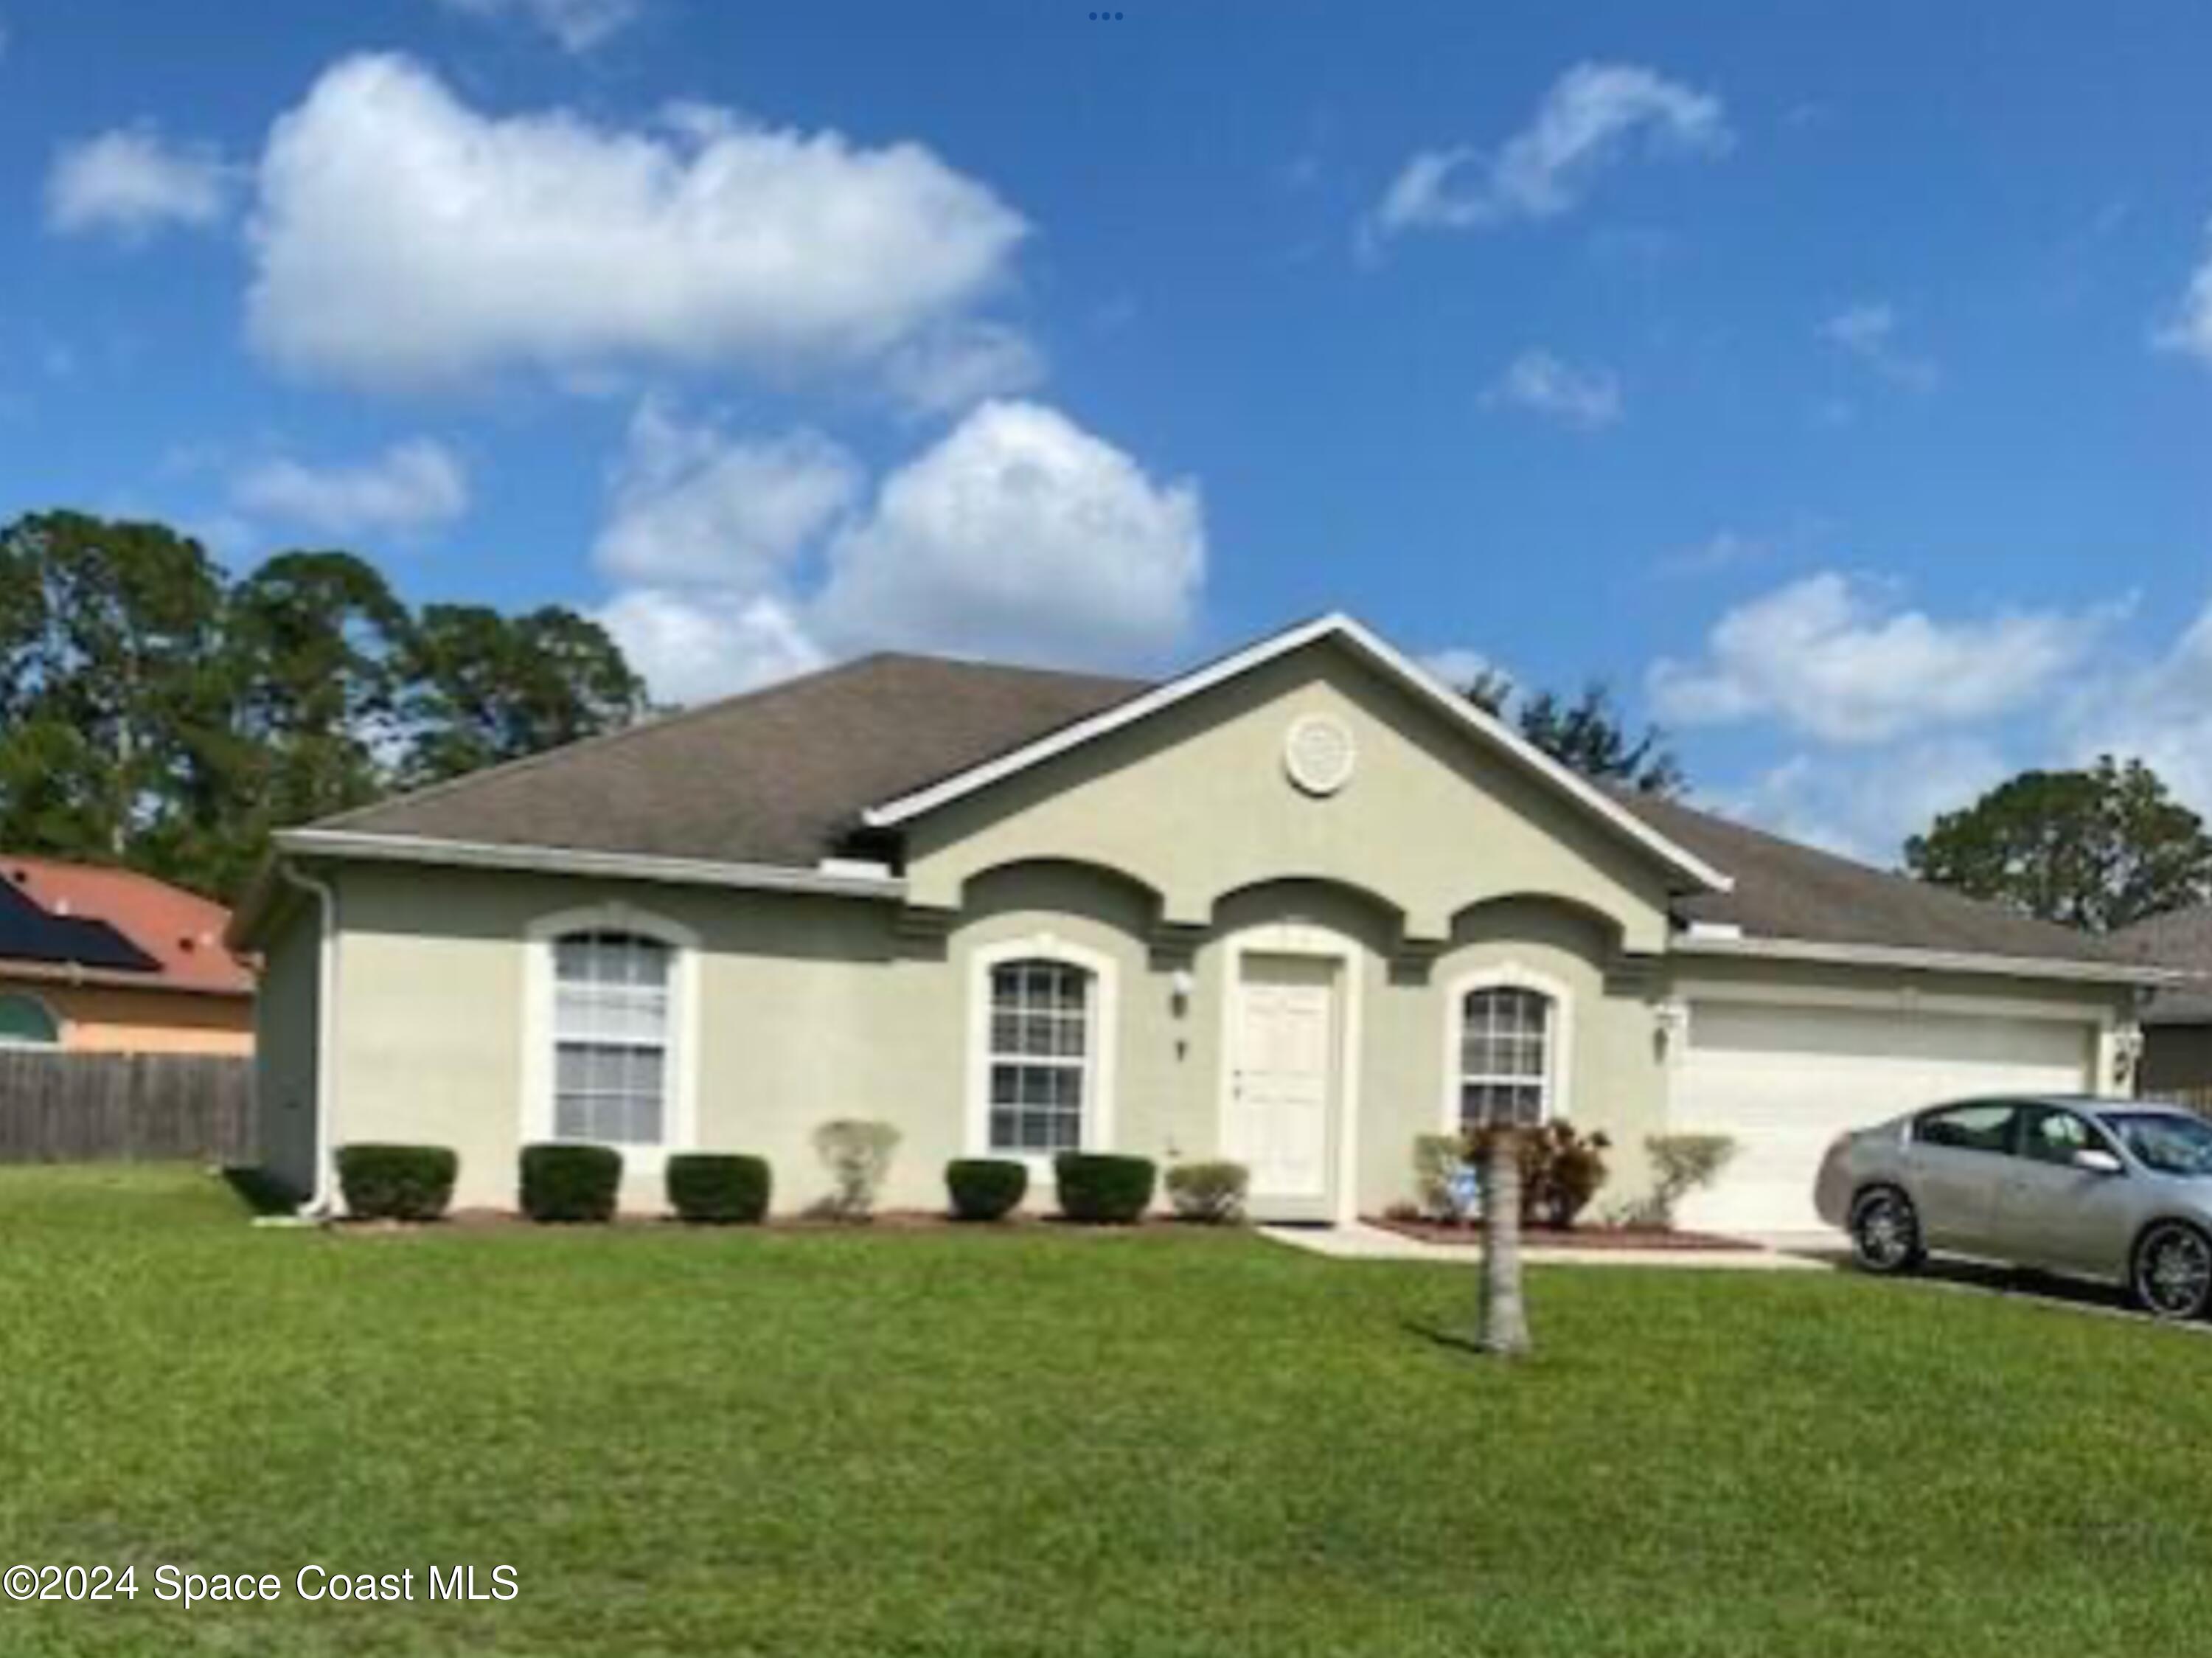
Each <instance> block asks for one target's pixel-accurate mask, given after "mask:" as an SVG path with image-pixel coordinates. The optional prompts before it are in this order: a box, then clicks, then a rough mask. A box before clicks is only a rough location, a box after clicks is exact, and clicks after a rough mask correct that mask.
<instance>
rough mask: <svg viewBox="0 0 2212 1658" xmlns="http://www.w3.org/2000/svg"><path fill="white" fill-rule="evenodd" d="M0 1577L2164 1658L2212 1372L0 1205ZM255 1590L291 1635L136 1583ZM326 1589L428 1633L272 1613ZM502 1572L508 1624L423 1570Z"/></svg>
mask: <svg viewBox="0 0 2212 1658" xmlns="http://www.w3.org/2000/svg"><path fill="white" fill-rule="evenodd" d="M0 1261H4V1263H5V1273H4V1280H3V1281H0V1358H4V1370H0V1377H4V1381H0V1387H4V1393H0V1520H3V1521H4V1526H0V1535H4V1536H5V1538H6V1539H7V1545H6V1548H5V1554H6V1556H7V1561H6V1562H4V1563H0V1564H9V1563H13V1562H16V1561H22V1562H30V1563H40V1562H46V1561H53V1562H56V1563H61V1564H67V1563H71V1562H76V1563H81V1564H88V1565H90V1564H98V1563H102V1562H105V1563H110V1564H116V1565H118V1566H119V1565H122V1564H126V1563H136V1564H137V1567H138V1582H139V1586H140V1591H141V1592H140V1594H139V1595H138V1597H137V1600H136V1601H135V1602H133V1603H130V1604H111V1605H106V1606H69V1605H58V1606H35V1605H33V1606H16V1605H9V1604H6V1603H4V1602H0V1650H5V1651H7V1652H9V1653H13V1654H24V1653H71V1654H74V1653H132V1654H149V1655H152V1654H166V1653H172V1652H179V1651H183V1652H204V1653H215V1652H221V1653H230V1654H243V1653H249V1652H283V1653H287V1654H333V1655H335V1654H341V1653H343V1654H366V1653H452V1652H497V1653H507V1654H515V1655H521V1654H532V1655H559V1654H594V1655H598V1654H617V1655H652V1654H670V1655H673V1654H678V1653H682V1654H697V1653H708V1652H714V1653H755V1652H758V1653H778V1654H793V1655H810V1658H811V1655H829V1654H844V1653H854V1654H859V1653H869V1654H873V1653H885V1654H916V1655H919V1654H931V1655H945V1658H988V1655H1000V1654H1016V1653H1019V1654H1045V1653H1052V1654H1062V1655H1091V1654H1117V1655H1139V1654H1143V1655H1150V1654H1187V1655H1194V1658H1195V1655H1201V1654H1202V1655H1209V1658H1218V1655H1239V1654H1253V1655H1266V1658H1294V1655H1304V1654H1316V1655H1318V1654H1343V1653H1349V1652H1354V1651H1357V1652H1360V1653H1375V1654H1433V1655H1439V1658H1441V1655H1446V1654H1462V1653H1483V1654H1488V1655H1504V1654H1519V1653H1541V1654H1559V1655H1577V1658H1592V1655H1604V1654H1638V1655H1653V1654H1743V1655H1759V1658H1771V1655H1791V1654H1800V1653H1802V1654H1814V1653H1818V1654H1821V1655H1824V1658H1835V1655H1846V1654H1857V1653H1865V1654H1881V1655H1883V1658H1893V1655H1895V1654H1899V1653H1906V1654H1917V1653H1929V1654H1934V1653H1942V1654H1991V1655H1998V1654H2002V1655H2004V1658H2035V1655H2040V1654H2046V1653H2047V1654H2064V1655H2067V1658H2081V1655H2083V1654H2087V1653H2133V1654H2143V1653H2174V1652H2182V1651H2189V1650H2196V1649H2199V1648H2200V1647H2201V1643H2203V1641H2204V1639H2205V1638H2206V1637H2205V1631H2206V1629H2207V1628H2208V1623H2207V1620H2208V1618H2212V1592H2208V1588H2207V1582H2208V1576H2212V1512H2208V1510H2212V1478H2208V1475H2212V1340H2208V1339H2205V1338H2201V1337H2198V1336H2196V1335H2193V1334H2191V1333H2189V1332H2175V1331H2169V1330H2161V1329H2156V1328H2152V1327H2149V1326H2142V1325H2137V1324H2130V1323H2124V1322H2121V1321H2118V1320H2110V1319H2101V1318H2090V1317H2084V1316H2081V1315H2080V1314H2074V1313H2068V1312H2063V1311H2052V1310H2050V1309H2047V1308H2037V1307H2033V1306H2027V1305H2022V1304H2017V1303H2010V1302H2005V1301H1997V1300H1993V1299H1989V1298H1984V1297H1978V1296H1970V1295H1960V1294H1956V1293H1951V1292H1947V1291H1944V1290H1942V1289H1932V1288H1928V1287H1925V1286H1911V1285H1887V1284H1875V1283H1866V1282H1863V1281H1859V1280H1857V1279H1853V1278H1850V1277H1827V1276H1815V1275H1810V1274H1808V1275H1803V1276H1799V1275H1794V1274H1792V1275H1777V1276H1772V1277H1765V1276H1754V1275H1734V1274H1726V1275H1723V1274H1715V1275H1710V1276H1708V1275H1700V1274H1698V1273H1694V1272H1687V1271H1684V1272H1671V1271H1663V1270H1656V1269H1652V1270H1641V1271H1606V1270H1592V1269H1574V1268H1562V1269H1553V1270H1552V1271H1543V1272H1538V1273H1536V1274H1534V1275H1533V1277H1532V1283H1531V1298H1532V1308H1533V1315H1534V1323H1535V1326H1536V1330H1537V1335H1538V1339H1539V1341H1540V1342H1541V1354H1540V1356H1538V1357H1537V1359H1536V1360H1535V1361H1534V1362H1532V1363H1529V1364H1528V1365H1526V1366H1524V1367H1522V1368H1514V1369H1510V1370H1509V1369H1501V1368H1496V1367H1495V1366H1493V1365H1491V1364H1488V1363H1486V1362H1482V1361H1480V1360H1477V1359H1474V1358H1473V1357H1470V1356H1468V1355H1467V1354H1466V1353H1465V1352H1463V1351H1462V1350H1459V1349H1457V1348H1455V1346H1454V1345H1452V1344H1450V1343H1449V1341H1447V1340H1443V1339H1439V1335H1440V1334H1449V1332H1452V1331H1454V1330H1455V1329H1458V1328H1461V1327H1463V1326H1464V1325H1465V1323H1466V1321H1467V1320H1468V1314H1469V1304H1470V1299H1471V1297H1472V1295H1473V1293H1474V1280H1475V1275H1474V1273H1473V1272H1471V1271H1466V1270H1465V1269H1455V1268H1450V1267H1419V1268H1416V1267H1398V1266H1380V1265H1371V1264H1362V1263H1334V1262H1328V1261H1323V1260H1319V1259H1312V1258H1310V1257H1306V1256H1303V1255H1297V1254H1293V1253H1290V1252H1288V1251H1285V1250H1281V1249H1279V1248H1276V1247H1273V1246H1270V1245H1267V1244H1265V1243H1263V1242H1261V1241H1259V1240H1254V1239H1249V1238H1243V1237H1236V1236H1212V1235H1199V1234H1176V1233H1165V1234H1146V1235H1142V1236H1121V1237H1097V1236H1084V1235H1066V1234H1036V1233H1032V1234H1027V1235H1024V1236H1022V1237H1019V1238H1006V1237H998V1236H970V1235H964V1234H908V1235H903V1236H890V1235H884V1236H869V1235H866V1234H854V1235H850V1236H847V1235H821V1234H775V1235H763V1234H715V1235H704V1234H681V1233H675V1232H661V1231H658V1230H651V1229H643V1228H630V1229H625V1230H623V1231H619V1232H616V1233H608V1232H599V1233H588V1232H530V1231H521V1230H515V1231H504V1230H501V1231H491V1232H479V1233H475V1234H466V1233H461V1232H458V1231H455V1232H446V1233H442V1234H440V1233H415V1234H387V1235H368V1236H352V1237H329V1236H324V1235H319V1234H307V1233H300V1232H275V1231H268V1230H260V1231H257V1230H252V1229H250V1228H247V1227H246V1225H245V1224H244V1223H243V1222H242V1221H241V1220H240V1211H239V1210H237V1208H236V1206H235V1204H234V1200H233V1199H232V1198H230V1196H229V1195H228V1192H227V1191H226V1190H225V1189H224V1188H223V1187H222V1186H220V1185H218V1184H217V1183H216V1182H215V1181H213V1180H211V1179H209V1178H208V1177H206V1176H204V1175H201V1174H197V1173H180V1172H177V1171H173V1170H152V1171H147V1170H107V1171H101V1170H6V1171H0ZM162 1562H170V1563H174V1564H178V1565H179V1566H181V1567H185V1568H188V1569H191V1570H198V1571H202V1572H216V1571H223V1572H240V1571H249V1570H250V1571H254V1572H260V1571H264V1570H267V1571H275V1572H277V1573H279V1574H280V1576H282V1577H283V1580H284V1582H285V1585H286V1589H285V1598H284V1599H283V1600H282V1601H280V1602H278V1603H276V1605H274V1606H259V1605H252V1606H198V1607H195V1608H193V1609H191V1611H190V1612H185V1611H182V1610H180V1609H178V1608H175V1607H173V1606H161V1605H159V1604H157V1603H155V1600H154V1599H153V1596H152V1594H150V1593H149V1588H150V1586H151V1582H152V1577H151V1574H152V1571H153V1570H154V1568H155V1566H156V1565H157V1564H160V1563H162ZM309 1562H317V1563H320V1564H324V1565H325V1566H326V1567H328V1568H330V1569H331V1570H332V1571H334V1572H348V1573H353V1572H373V1573H397V1572H398V1571H400V1570H403V1569H404V1570H412V1571H413V1572H414V1573H415V1575H416V1600H414V1601H413V1602H412V1603H409V1604H394V1605H356V1606H342V1605H336V1604H328V1603H326V1604H323V1605H319V1606H316V1605H308V1604H304V1603H302V1602H301V1601H299V1600H296V1599H295V1598H293V1595H292V1592H291V1588H290V1585H291V1583H292V1581H293V1575H294V1573H295V1572H296V1570H298V1568H299V1567H300V1566H301V1565H303V1564H307V1563H309ZM471 1563H473V1564H476V1565H477V1567H478V1568H479V1582H480V1584H482V1583H485V1582H488V1574H489V1568H490V1567H491V1566H493V1565H495V1564H508V1565H512V1566H513V1568H514V1569H515V1573H516V1576H517V1579H518V1581H519V1583H520V1594H519V1596H518V1598H516V1599H515V1600H513V1601H512V1602H509V1603H505V1604H501V1603H495V1602H487V1603H478V1604H473V1605H471V1604H466V1603H463V1604H458V1605H457V1604H453V1603H450V1602H440V1603H435V1604H434V1603H430V1602H428V1601H426V1600H423V1599H422V1594H423V1593H424V1588H423V1581H424V1580H423V1573H424V1570H425V1569H426V1568H428V1566H430V1565H432V1564H437V1565H440V1566H441V1567H447V1566H452V1565H456V1564H471Z"/></svg>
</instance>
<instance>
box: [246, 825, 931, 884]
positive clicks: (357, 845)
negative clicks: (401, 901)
mask: <svg viewBox="0 0 2212 1658" xmlns="http://www.w3.org/2000/svg"><path fill="white" fill-rule="evenodd" d="M276 849H277V850H279V851H280V852H288V853H291V854H293V855H294V856H300V857H330V858H347V859H358V860H362V861H365V862H369V863H433V864H441V865H445V866H447V867H449V868H453V869H513V870H521V871H526V872H533V873H543V874H547V875H604V876H606V877H608V878H610V879H614V880H622V881H666V882H669V883H671V884H673V885H677V886H685V887H742V888H744V889H746V890H749V891H756V892H771V893H819V894H823V895H825V896H829V897H835V898H875V899H902V898H904V897H905V896H906V882H905V881H902V880H901V879H899V878H898V877H896V876H895V875H858V874H849V875H848V874H844V873H841V872H830V871H825V870H820V869H791V868H787V867H786V866H784V865H782V864H775V863H722V862H720V861H719V860H716V859H712V858H681V857H659V856H653V855H652V854H650V853H643V852H595V851H588V850H581V849H579V848H575V847H568V846H520V845H506V844H499V843H495V842H489V841H474V840H440V839H437V838H433V837H431V836H428V835H384V834H368V833H363V832H358V831H355V830H348V829H286V830H283V831H280V832H278V833H277V836H276Z"/></svg>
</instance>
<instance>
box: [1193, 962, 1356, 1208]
mask: <svg viewBox="0 0 2212 1658" xmlns="http://www.w3.org/2000/svg"><path fill="white" fill-rule="evenodd" d="M1242 962H1243V966H1242V969H1241V971H1240V972H1239V975H1238V984H1237V1019H1236V1023H1235V1046H1234V1051H1232V1053H1231V1058H1230V1064H1231V1070H1230V1079H1229V1100H1228V1106H1227V1118H1226V1120H1225V1122H1224V1124H1223V1125H1222V1140H1223V1151H1224V1153H1225V1155H1227V1156H1229V1157H1231V1158H1233V1159H1234V1160H1235V1161H1237V1162H1240V1163H1243V1165H1244V1166H1245V1167H1247V1168H1248V1169H1249V1170H1250V1171H1251V1175H1252V1198H1253V1205H1254V1208H1255V1211H1265V1210H1268V1209H1270V1208H1272V1209H1273V1210H1276V1211H1277V1212H1285V1211H1286V1210H1303V1209H1304V1208H1306V1207H1308V1206H1311V1207H1312V1208H1313V1210H1314V1211H1315V1213H1316V1216H1319V1215H1320V1214H1321V1213H1322V1211H1323V1210H1325V1209H1326V1207H1327V1204H1328V1197H1329V1179H1328V1153H1329V1112H1330V1106H1331V1103H1332V1100H1333V1097H1334V1094H1335V1091H1336V1087H1335V1085H1336V1075H1337V1069H1338V1066H1337V1033H1336V1027H1337V1017H1336V975H1337V966H1336V963H1334V961H1328V960H1318V959H1316V958H1314V957H1311V956H1296V955H1246V956H1244V957H1243V958H1242Z"/></svg>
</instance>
